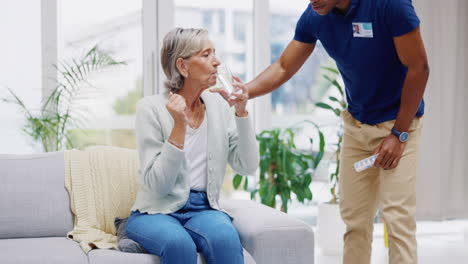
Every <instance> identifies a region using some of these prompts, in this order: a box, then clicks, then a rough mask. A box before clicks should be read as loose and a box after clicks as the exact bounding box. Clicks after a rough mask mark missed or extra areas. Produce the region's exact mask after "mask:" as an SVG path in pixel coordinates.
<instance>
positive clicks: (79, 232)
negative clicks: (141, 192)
mask: <svg viewBox="0 0 468 264" xmlns="http://www.w3.org/2000/svg"><path fill="white" fill-rule="evenodd" d="M137 175H138V155H137V152H136V151H135V150H130V149H124V148H117V147H108V146H96V147H90V148H88V149H86V150H85V151H80V150H69V151H65V187H66V188H67V190H68V193H69V194H70V201H71V210H72V211H73V213H74V215H75V218H74V228H73V230H72V231H70V232H69V233H68V234H67V236H68V237H69V238H71V239H73V240H75V241H77V242H79V243H80V246H81V248H83V250H84V251H85V252H86V253H88V252H89V251H90V250H91V249H94V248H113V249H117V237H116V230H115V225H114V219H115V217H120V218H125V217H128V216H129V214H130V208H131V207H132V205H133V203H134V201H135V197H136V193H137V190H138V176H137Z"/></svg>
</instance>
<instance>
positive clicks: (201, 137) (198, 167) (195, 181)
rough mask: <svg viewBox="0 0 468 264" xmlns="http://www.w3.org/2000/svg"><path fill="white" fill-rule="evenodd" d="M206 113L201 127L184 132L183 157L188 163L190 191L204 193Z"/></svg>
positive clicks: (206, 138)
mask: <svg viewBox="0 0 468 264" xmlns="http://www.w3.org/2000/svg"><path fill="white" fill-rule="evenodd" d="M206 120H207V117H206V112H205V116H204V117H203V122H202V123H201V125H200V126H199V127H198V128H196V129H193V128H191V127H190V126H188V125H187V130H186V132H185V143H184V145H185V147H184V150H185V157H186V159H187V162H188V175H189V178H190V190H196V191H206V184H207V183H206V182H207V171H208V170H207V168H208V165H207V162H208V156H207V153H208V125H207V121H206Z"/></svg>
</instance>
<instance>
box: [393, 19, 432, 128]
mask: <svg viewBox="0 0 468 264" xmlns="http://www.w3.org/2000/svg"><path fill="white" fill-rule="evenodd" d="M393 41H394V43H395V47H396V50H397V53H398V57H399V58H400V61H401V63H403V65H405V66H406V67H408V73H407V75H406V79H405V82H404V85H403V91H402V95H401V104H400V110H399V112H398V116H397V119H396V122H395V129H396V130H398V131H408V129H409V127H410V126H411V121H413V119H414V116H415V115H416V112H417V111H418V107H419V104H420V103H421V101H422V98H423V94H424V90H425V88H426V83H427V80H428V78H429V64H428V62H427V56H426V50H425V49H424V43H423V40H422V38H421V32H420V30H419V27H417V28H416V29H415V30H413V31H412V32H410V33H408V34H406V35H403V36H400V37H395V38H394V39H393Z"/></svg>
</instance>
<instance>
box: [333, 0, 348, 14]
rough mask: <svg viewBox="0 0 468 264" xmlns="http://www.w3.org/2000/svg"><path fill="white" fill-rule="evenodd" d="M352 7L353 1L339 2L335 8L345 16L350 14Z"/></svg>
mask: <svg viewBox="0 0 468 264" xmlns="http://www.w3.org/2000/svg"><path fill="white" fill-rule="evenodd" d="M350 6H351V0H339V1H338V3H337V4H336V6H335V7H336V9H338V10H339V11H340V13H341V14H342V15H343V16H344V15H346V14H347V13H348V10H349V7H350Z"/></svg>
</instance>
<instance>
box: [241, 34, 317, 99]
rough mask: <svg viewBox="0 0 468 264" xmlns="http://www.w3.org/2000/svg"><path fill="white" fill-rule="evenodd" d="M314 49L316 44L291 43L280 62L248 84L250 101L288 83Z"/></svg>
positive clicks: (294, 41)
mask: <svg viewBox="0 0 468 264" xmlns="http://www.w3.org/2000/svg"><path fill="white" fill-rule="evenodd" d="M314 48H315V43H303V42H299V41H296V40H293V41H291V42H290V43H289V45H288V46H287V47H286V49H285V50H284V51H283V53H282V54H281V57H280V58H279V60H277V61H276V62H275V63H273V64H271V65H270V66H268V68H266V70H264V71H263V72H262V73H260V74H259V75H258V76H257V78H255V79H254V80H253V81H251V82H249V83H247V84H246V86H247V89H248V90H249V99H252V98H254V97H257V96H261V95H264V94H267V93H270V92H272V91H274V90H276V89H277V88H278V87H280V86H281V85H282V84H283V83H285V82H286V81H288V80H289V79H290V78H291V77H292V76H293V75H294V74H295V73H296V72H297V71H298V70H299V69H300V68H301V66H302V65H303V64H304V62H305V61H306V60H307V58H308V57H309V56H310V54H312V51H313V50H314Z"/></svg>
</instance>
